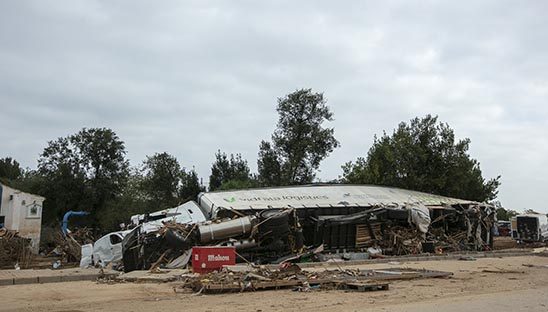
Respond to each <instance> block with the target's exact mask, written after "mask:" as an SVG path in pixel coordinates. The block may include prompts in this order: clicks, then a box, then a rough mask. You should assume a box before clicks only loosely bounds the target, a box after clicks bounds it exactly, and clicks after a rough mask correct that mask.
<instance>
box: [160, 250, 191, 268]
mask: <svg viewBox="0 0 548 312" xmlns="http://www.w3.org/2000/svg"><path fill="white" fill-rule="evenodd" d="M191 255H192V249H187V250H185V252H184V253H183V254H182V255H180V256H179V257H177V258H175V259H173V260H172V261H171V262H169V263H168V264H166V268H167V269H182V268H184V267H185V266H186V265H187V264H188V262H189V261H190V256H191Z"/></svg>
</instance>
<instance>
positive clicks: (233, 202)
mask: <svg viewBox="0 0 548 312" xmlns="http://www.w3.org/2000/svg"><path fill="white" fill-rule="evenodd" d="M198 202H199V204H200V206H201V207H202V209H204V211H205V213H206V214H210V215H211V216H214V215H215V213H216V210H217V209H218V208H219V207H224V208H229V209H234V210H247V209H250V208H253V209H267V208H282V207H294V208H303V207H330V206H345V205H353V206H372V205H375V204H385V205H389V204H397V205H399V206H404V205H405V204H406V203H416V202H420V203H422V204H424V205H428V206H430V205H443V204H457V203H461V204H464V203H470V202H471V201H468V200H461V199H455V198H450V197H444V196H439V195H433V194H428V193H422V192H416V191H410V190H404V189H398V188H393V187H382V186H373V185H320V186H298V187H279V188H263V189H250V190H239V191H222V192H210V193H201V194H200V195H199V196H198Z"/></svg>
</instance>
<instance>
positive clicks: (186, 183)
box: [179, 169, 205, 202]
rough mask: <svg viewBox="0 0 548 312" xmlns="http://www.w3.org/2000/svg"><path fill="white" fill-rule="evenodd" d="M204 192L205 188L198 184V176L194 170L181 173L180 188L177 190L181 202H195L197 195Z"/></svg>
mask: <svg viewBox="0 0 548 312" xmlns="http://www.w3.org/2000/svg"><path fill="white" fill-rule="evenodd" d="M201 192H205V187H204V186H203V185H202V183H201V182H200V179H199V178H198V174H197V173H196V171H195V170H194V169H192V170H190V171H188V172H186V171H185V170H184V169H183V170H182V171H181V187H180V189H179V198H180V200H181V202H186V201H188V200H191V199H192V200H196V198H197V197H198V194H200V193H201Z"/></svg>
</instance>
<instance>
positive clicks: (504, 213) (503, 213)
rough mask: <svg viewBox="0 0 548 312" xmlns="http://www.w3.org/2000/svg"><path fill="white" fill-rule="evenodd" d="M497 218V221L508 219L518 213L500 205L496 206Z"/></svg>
mask: <svg viewBox="0 0 548 312" xmlns="http://www.w3.org/2000/svg"><path fill="white" fill-rule="evenodd" d="M496 213H497V220H499V221H510V219H511V218H512V217H514V216H517V215H518V213H517V212H516V211H514V210H506V209H504V208H502V207H499V208H497V210H496Z"/></svg>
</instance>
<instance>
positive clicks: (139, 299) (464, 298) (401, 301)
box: [0, 256, 548, 312]
mask: <svg viewBox="0 0 548 312" xmlns="http://www.w3.org/2000/svg"><path fill="white" fill-rule="evenodd" d="M357 267H359V268H362V269H373V268H375V269H379V268H386V267H409V268H426V269H432V270H442V271H450V272H453V273H454V276H453V277H452V278H449V279H421V280H411V281H393V282H391V284H390V290H388V291H376V292H354V291H343V290H314V291H312V292H306V293H303V292H293V291H291V290H290V289H282V290H272V291H260V292H249V293H235V294H218V295H195V294H192V293H175V292H174V290H173V287H174V286H176V285H177V283H165V284H136V283H124V284H102V283H96V282H66V283H52V284H29V285H16V286H4V287H0V298H1V301H0V302H1V303H0V311H64V312H77V311H208V312H213V311H318V312H319V311H365V310H367V311H423V312H424V311H459V312H462V311H463V310H467V309H470V310H472V309H474V310H476V311H477V310H478V309H483V310H484V311H510V310H512V311H548V295H547V294H548V257H537V256H527V257H507V258H483V259H477V260H476V261H456V260H455V261H424V262H407V263H390V264H375V265H363V266H357ZM346 268H356V266H352V267H346ZM309 270H310V269H309ZM316 270H323V269H322V268H316ZM483 270H499V271H500V270H506V271H519V273H486V272H482V271H483Z"/></svg>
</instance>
